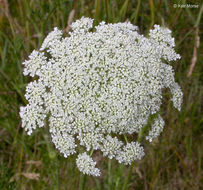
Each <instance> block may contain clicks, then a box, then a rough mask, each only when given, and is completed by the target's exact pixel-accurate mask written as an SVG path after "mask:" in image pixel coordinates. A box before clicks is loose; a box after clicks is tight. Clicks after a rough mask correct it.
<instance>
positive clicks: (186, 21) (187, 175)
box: [0, 0, 203, 190]
mask: <svg viewBox="0 0 203 190" xmlns="http://www.w3.org/2000/svg"><path fill="white" fill-rule="evenodd" d="M7 3H8V6H7ZM174 3H176V4H198V5H199V7H198V8H174V7H173V4H174ZM202 6H203V4H201V1H200V0H199V1H192V0H191V1H178V0H177V1H169V0H160V1H158V0H157V1H155V0H149V1H141V0H137V1H135V0H131V1H130V0H95V1H93V0H87V1H85V0H80V1H79V0H78V1H72V0H8V1H6V0H3V1H0V189H1V190H10V189H12V190H15V189H17V190H21V189H22V190H38V189H40V190H41V189H42V190H46V189H47V190H48V189H53V190H75V189H78V188H79V182H80V178H81V176H80V173H79V171H78V170H77V168H76V166H75V156H72V157H70V158H68V159H65V158H63V156H62V155H60V154H59V153H58V151H57V150H55V148H54V147H53V145H52V143H51V142H50V136H49V133H48V130H47V128H43V129H39V130H36V131H35V132H34V134H33V135H32V136H27V135H26V133H25V132H24V130H23V129H22V128H21V121H20V118H19V107H20V106H21V105H25V103H26V101H25V98H24V96H23V95H24V92H25V86H26V85H27V83H28V82H29V81H31V80H32V79H31V78H28V77H24V76H23V74H22V70H23V68H22V64H21V63H22V61H23V60H25V59H26V58H27V57H28V55H29V54H30V53H31V51H32V50H33V49H38V48H39V47H40V45H41V43H42V40H43V39H44V37H45V36H46V35H47V33H49V32H50V31H51V30H52V29H53V27H55V26H57V27H59V28H60V29H65V28H66V26H67V20H68V16H69V13H70V11H71V10H72V9H74V10H75V15H74V20H75V19H78V18H80V17H81V16H88V17H91V18H94V19H95V23H98V22H100V21H102V20H105V21H106V22H112V23H115V22H124V21H126V20H129V21H131V22H132V23H133V24H135V25H137V26H139V29H140V32H141V33H144V34H147V33H148V31H149V29H150V28H151V27H152V26H153V24H155V23H157V24H160V25H164V26H167V27H169V28H170V29H171V30H172V31H173V36H174V37H175V39H176V44H177V45H176V50H177V52H178V53H179V54H181V56H182V59H181V60H180V61H177V62H174V63H172V64H173V67H174V69H175V72H176V80H177V81H178V83H179V84H180V85H181V87H182V90H183V93H184V102H183V106H182V111H181V112H178V111H176V110H175V109H174V108H173V107H172V104H171V102H170V101H169V98H170V95H168V94H167V93H166V94H165V97H164V103H163V110H164V112H163V116H164V119H165V121H166V126H165V129H164V132H163V133H162V135H161V137H160V138H159V139H157V140H156V141H155V142H153V143H152V144H149V143H146V142H144V141H143V144H144V146H145V147H146V156H145V157H144V159H143V160H142V161H139V162H136V163H135V165H134V167H133V168H132V175H131V176H130V180H129V182H128V184H127V189H129V190H134V189H136V190H148V189H149V190H153V189H155V190H159V189H160V190H162V189H164V190H176V189H177V190H182V189H184V190H187V189H189V190H201V189H203V164H202V160H203V143H202V139H203V115H202V113H203V63H202V60H203V54H201V53H202V52H203V48H202V44H200V47H199V48H198V49H197V62H196V65H195V67H194V70H193V73H192V75H191V77H189V78H188V77H187V73H188V71H189V68H190V64H191V59H192V56H193V48H194V45H195V34H196V30H197V28H199V36H200V37H202V31H203V30H202V27H203V26H202V25H201V24H202V22H201V21H202V20H201V13H202V9H203V8H202ZM7 7H8V8H7ZM94 159H95V160H97V161H98V165H99V166H98V167H100V168H101V170H102V176H101V177H99V178H94V177H89V176H88V177H86V179H85V180H86V186H85V188H84V189H91V190H103V189H109V190H110V189H111V190H117V189H118V190H121V189H122V187H123V185H124V181H125V179H126V177H127V174H128V170H129V167H127V166H124V165H121V164H118V163H117V162H116V161H115V160H112V161H111V162H110V161H108V160H107V159H105V158H103V157H102V156H101V154H100V153H99V152H98V153H96V155H95V156H94ZM30 161H35V162H30ZM29 173H30V176H29V175H28V174H29ZM37 176H39V177H37ZM31 177H33V178H35V179H30V178H31Z"/></svg>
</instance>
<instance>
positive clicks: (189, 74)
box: [187, 27, 200, 78]
mask: <svg viewBox="0 0 203 190" xmlns="http://www.w3.org/2000/svg"><path fill="white" fill-rule="evenodd" d="M199 45H200V37H199V28H198V27H197V28H196V31H195V45H194V48H193V56H192V60H191V65H190V69H189V72H188V74H187V77H188V78H189V77H190V76H191V75H192V72H193V69H194V67H195V64H196V62H197V48H199Z"/></svg>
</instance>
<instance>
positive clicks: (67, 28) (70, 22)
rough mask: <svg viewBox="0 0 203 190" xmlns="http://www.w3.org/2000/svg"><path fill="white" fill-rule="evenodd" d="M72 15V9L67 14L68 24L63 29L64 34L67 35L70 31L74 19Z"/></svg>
mask: <svg viewBox="0 0 203 190" xmlns="http://www.w3.org/2000/svg"><path fill="white" fill-rule="evenodd" d="M74 14H75V10H74V9H73V10H72V11H71V12H70V14H69V17H68V22H67V27H66V29H65V32H66V33H67V34H68V32H69V31H70V29H71V24H72V22H73V18H74Z"/></svg>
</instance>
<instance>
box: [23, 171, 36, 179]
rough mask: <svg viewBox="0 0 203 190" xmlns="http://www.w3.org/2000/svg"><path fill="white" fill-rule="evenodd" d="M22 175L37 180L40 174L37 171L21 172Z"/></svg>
mask: <svg viewBox="0 0 203 190" xmlns="http://www.w3.org/2000/svg"><path fill="white" fill-rule="evenodd" d="M22 176H24V177H25V178H27V179H32V180H39V177H40V174H39V173H25V172H23V173H22Z"/></svg>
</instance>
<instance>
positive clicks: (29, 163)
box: [26, 160, 42, 167]
mask: <svg viewBox="0 0 203 190" xmlns="http://www.w3.org/2000/svg"><path fill="white" fill-rule="evenodd" d="M26 164H28V165H34V166H36V167H37V166H40V165H42V162H41V161H35V160H29V161H27V162H26Z"/></svg>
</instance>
